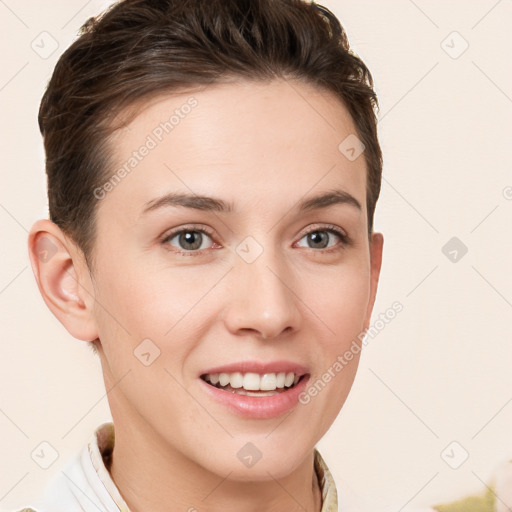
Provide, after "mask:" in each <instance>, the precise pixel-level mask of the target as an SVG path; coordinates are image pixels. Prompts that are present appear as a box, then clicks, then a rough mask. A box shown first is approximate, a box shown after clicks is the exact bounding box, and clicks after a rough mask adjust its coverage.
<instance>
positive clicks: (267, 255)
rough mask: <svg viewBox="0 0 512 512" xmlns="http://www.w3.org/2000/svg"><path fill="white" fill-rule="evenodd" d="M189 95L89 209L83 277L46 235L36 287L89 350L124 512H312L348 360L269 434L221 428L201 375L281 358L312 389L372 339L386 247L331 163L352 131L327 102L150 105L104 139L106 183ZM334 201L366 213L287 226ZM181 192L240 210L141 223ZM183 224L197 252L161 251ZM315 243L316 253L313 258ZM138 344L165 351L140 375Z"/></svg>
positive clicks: (278, 83) (354, 170) (70, 247)
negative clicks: (251, 244) (318, 454)
mask: <svg viewBox="0 0 512 512" xmlns="http://www.w3.org/2000/svg"><path fill="white" fill-rule="evenodd" d="M191 95H193V96H194V98H196V100H197V102H198V105H197V107H195V108H194V109H192V111H191V112H190V114H188V115H187V116H186V117H185V118H184V119H182V120H181V121H180V123H179V125H178V126H176V127H175V129H174V130H173V131H172V132H171V133H170V134H167V135H166V136H165V137H164V138H163V140H162V141H161V142H160V143H159V144H158V146H157V147H156V148H154V149H152V150H151V152H150V153H149V154H148V155H147V156H146V157H145V158H144V159H143V160H142V161H141V162H140V163H138V165H137V167H136V168H135V169H134V170H133V171H132V172H131V173H130V174H129V175H128V176H126V177H125V178H124V179H123V180H122V182H121V183H119V184H118V185H117V186H116V187H115V188H114V189H113V190H112V191H110V192H108V194H106V197H105V198H104V199H101V200H99V201H98V210H97V215H98V216H97V237H96V239H95V246H94V268H93V270H92V272H91V273H90V272H89V269H88V268H87V266H86V264H85V262H84V258H83V256H82V254H81V252H80V250H79V249H78V248H77V247H76V246H75V245H74V243H73V242H72V241H71V240H70V239H69V238H68V237H67V236H66V235H65V234H64V233H62V232H61V230H60V229H59V228H58V227H57V226H56V225H55V224H53V223H52V222H50V221H49V220H45V219H43V220H39V221H37V222H36V223H35V224H34V226H33V227H32V230H31V232H30V235H29V247H30V253H31V262H32V266H33V270H34V273H35V276H36V280H37V283H38V286H39V289H40V291H41V293H42V296H43V298H44V300H45V302H46V304H47V305H48V307H49V308H50V309H51V311H52V312H53V313H54V314H55V316H56V317H57V318H58V319H59V320H60V321H61V322H62V324H63V325H64V326H65V327H66V329H67V330H68V331H69V332H70V333H71V335H72V336H74V337H75V338H77V339H80V340H84V341H90V340H94V339H96V338H99V340H100V344H99V346H98V348H99V356H100V358H101V364H102V370H103V375H104V381H105V386H106V389H107V390H110V391H109V393H108V395H107V396H108V400H109V404H110V408H111V412H112V417H113V420H114V424H115V428H116V444H115V450H114V454H113V464H112V467H111V475H112V478H113V480H114V482H115V483H116V485H117V486H118V488H119V489H120V492H121V494H122V496H123V497H124V499H125V500H126V502H127V504H128V505H129V507H130V509H131V510H132V511H133V512H142V511H144V510H152V511H154V512H163V511H166V512H168V511H169V510H189V509H191V507H195V508H196V509H197V510H200V511H201V512H213V511H227V512H231V511H239V510H244V511H245V512H256V511H260V510H267V511H280V512H283V511H286V512H291V511H298V510H304V509H305V510H308V511H316V512H318V511H320V508H321V497H320V493H319V488H318V483H317V480H316V477H315V474H314V471H313V449H314V446H315V445H316V443H317V442H318V441H319V440H320V439H321V437H322V436H323V435H324V433H325V432H326V431H327V430H328V428H329V427H330V425H331V424H332V422H333V421H334V419H335V418H336V416H337V415H338V413H339V411H340V409H341V407H342V406H343V404H344V402H345V400H346V398H347V395H348V393H349V391H350V388H351V386H352V383H353V380H354V377H355V374H356V369H357V365H358V361H359V355H355V356H354V359H353V360H352V361H351V362H350V364H348V365H347V366H345V367H344V368H343V370H342V371H340V372H339V373H338V374H336V376H335V377H334V378H333V379H332V380H331V382H330V383H328V384H327V385H326V386H325V388H324V389H323V390H322V391H321V392H320V393H318V395H317V396H315V397H314V398H312V399H311V401H310V402H309V403H308V404H307V405H302V404H297V405H296V406H295V407H294V408H293V409H292V411H291V413H286V414H285V415H282V416H280V417H277V418H270V419H248V418H244V417H241V416H239V415H237V414H235V413H233V412H231V411H230V410H228V409H227V408H226V407H224V406H223V405H221V404H219V403H217V402H215V401H213V400H212V399H211V398H209V397H208V396H207V395H206V393H205V392H204V391H203V390H202V383H201V382H200V380H199V378H198V376H199V375H200V374H201V373H202V371H204V370H206V369H208V368H210V367H213V366H217V365H221V364H225V363H232V362H236V361H241V360H248V359H251V360H260V361H273V360H278V359H287V360H291V361H294V362H298V363H301V364H303V365H305V366H307V367H308V370H309V372H310V373H311V379H312V380H311V382H314V381H315V380H316V379H317V378H319V377H320V376H321V375H322V374H323V373H324V372H326V371H327V369H328V368H329V367H331V366H332V365H333V363H334V362H335V361H336V358H337V356H338V355H341V354H343V353H344V352H345V351H346V350H347V349H348V348H349V347H350V345H351V343H352V341H353V340H354V339H357V336H358V334H360V333H361V332H362V331H364V330H365V329H366V328H367V327H368V326H369V323H370V317H371V312H372V309H373V304H374V300H375V295H376V292H377V283H378V278H379V273H380V267H381V258H382V246H383V237H382V234H380V233H373V234H372V236H371V239H369V237H368V231H367V212H366V207H365V205H366V164H365V160H364V157H363V156H361V157H359V158H357V159H355V160H354V161H350V160H349V159H347V158H346V157H345V156H344V155H343V154H342V153H341V152H340V151H339V149H338V145H339V144H340V142H341V141H343V140H344V139H345V138H346V137H347V136H348V135H350V134H354V133H356V130H355V127H354V123H353V121H352V119H351V117H350V115H349V114H348V112H347V110H346V108H345V107H344V106H343V105H342V104H341V103H340V101H339V100H338V99H336V98H335V97H334V96H333V95H331V93H328V92H326V91H323V90H319V89H316V88H314V87H312V86H311V85H308V84H305V83H301V82H287V81H284V80H275V81H272V82H266V83H252V82H246V81H240V82H233V83H228V84H222V85H218V84H217V85H215V86H210V87H208V88H205V89H203V90H200V91H198V92H193V94H191V93H188V94H185V93H184V94H175V95H172V96H171V95H169V96H164V97H158V98H155V99H153V101H152V102H151V103H150V104H149V105H146V106H145V108H143V109H142V111H141V113H140V114H138V115H137V117H135V119H133V120H132V121H131V122H130V124H129V125H128V126H127V127H126V128H125V129H121V130H119V131H117V132H116V133H115V134H114V137H113V139H112V148H113V155H114V162H115V165H114V166H113V168H112V172H114V171H115V170H116V169H117V168H118V167H119V166H121V165H122V164H123V163H124V162H126V160H127V159H128V158H129V156H130V154H131V153H132V152H133V151H134V150H135V149H137V148H139V147H140V146H141V145H142V144H143V143H144V140H145V139H146V137H147V135H148V134H151V133H152V131H153V129H154V128H155V126H157V125H158V124H159V123H160V122H162V121H164V120H166V119H168V118H169V115H170V113H172V111H173V110H174V109H175V108H178V107H180V106H181V105H183V104H184V103H185V102H186V101H187V99H189V98H190V96H191ZM334 188H336V189H342V190H344V191H346V192H348V193H349V194H351V195H352V196H353V197H354V198H356V199H357V200H358V201H359V203H360V204H361V205H362V209H361V210H358V209H357V208H355V207H354V206H352V205H349V204H336V205H332V206H329V207H328V208H322V209H318V210H314V211H309V212H306V213H298V212H297V211H296V210H295V208H296V205H297V203H298V202H299V201H300V200H301V199H302V198H303V196H306V197H310V196H311V195H315V194H316V193H320V192H325V191H329V190H331V189H334ZM191 191H192V192H193V193H194V194H198V195H205V196H213V197H216V198H220V199H223V200H225V201H230V202H233V204H234V207H235V211H233V212H230V213H226V212H224V213H221V212H208V211H200V210H193V209H190V208H184V207H164V208H161V209H157V210H154V211H152V212H150V213H148V214H146V215H144V214H142V211H143V209H144V207H145V205H146V204H147V203H148V202H150V201H152V200H154V199H155V198H157V197H159V196H161V195H163V194H165V193H167V192H183V193H190V192H191ZM190 224H193V225H194V226H193V228H194V229H197V228H202V227H204V228H210V229H211V231H212V233H213V236H211V237H210V236H209V235H203V238H202V242H201V246H200V249H199V250H198V249H192V250H191V249H190V243H189V245H186V242H185V245H184V242H183V241H182V242H181V245H180V242H179V235H178V236H174V238H172V239H171V240H167V241H163V238H165V236H166V235H167V234H169V233H170V232H171V230H172V229H173V228H180V227H183V226H186V227H189V225H190ZM328 226H335V227H337V228H339V229H340V230H342V231H344V232H345V233H346V234H348V236H349V237H350V240H351V241H350V243H349V244H344V243H343V242H342V240H341V239H340V238H339V237H338V236H337V235H335V234H329V232H326V231H325V229H326V228H327V227H328ZM313 228H315V230H316V231H320V232H321V233H323V236H324V237H325V239H326V240H327V241H325V245H328V247H327V248H323V246H321V245H320V246H318V245H316V246H315V245H312V242H311V241H310V240H309V239H308V237H307V236H306V234H307V231H308V230H310V229H311V230H313ZM189 229H191V228H189ZM192 230H193V229H192ZM247 236H252V237H253V238H254V239H255V240H257V242H258V243H259V244H260V246H261V247H262V248H263V252H262V253H261V255H260V256H259V257H258V258H257V259H256V260H255V261H254V262H253V263H251V264H248V263H247V262H246V261H245V260H244V259H243V258H241V257H240V256H239V255H238V253H237V252H236V250H235V249H236V247H237V245H238V244H240V242H242V240H244V239H245V238H246V237H247ZM317 236H318V235H317ZM197 237H199V238H200V237H201V235H200V234H196V238H197ZM327 237H329V238H327ZM45 239H46V240H45ZM49 240H50V241H51V242H52V243H53V244H54V245H55V246H56V247H57V249H58V250H57V252H56V254H55V255H53V256H52V257H51V258H50V259H49V260H48V261H47V262H44V263H43V262H42V261H41V260H40V259H39V258H38V257H37V255H38V252H39V251H40V250H41V247H44V246H45V244H48V241H49ZM317 244H318V238H317ZM319 247H320V248H319ZM194 250H195V254H194V255H193V256H191V255H190V254H180V253H179V251H182V252H186V251H188V252H189V253H190V252H193V251H194ZM166 333H167V334H166ZM146 338H149V339H151V340H152V342H153V343H154V344H155V345H156V346H158V348H159V349H160V356H159V357H158V358H157V359H155V360H154V362H153V363H152V364H151V365H149V366H145V365H144V364H141V362H140V361H139V360H138V359H137V358H136V357H134V350H135V349H136V347H137V346H138V345H139V344H140V343H141V341H142V340H143V339H146ZM247 442H251V443H253V444H254V445H255V446H256V447H257V448H258V449H259V450H260V452H261V453H262V458H261V459H260V460H259V461H258V462H257V463H256V464H255V465H254V466H252V467H250V468H247V467H246V466H245V465H243V464H242V463H241V462H240V460H239V459H238V458H237V456H236V454H237V452H238V450H240V448H241V447H242V446H244V445H245V444H246V443H247ZM191 510H193V509H191Z"/></svg>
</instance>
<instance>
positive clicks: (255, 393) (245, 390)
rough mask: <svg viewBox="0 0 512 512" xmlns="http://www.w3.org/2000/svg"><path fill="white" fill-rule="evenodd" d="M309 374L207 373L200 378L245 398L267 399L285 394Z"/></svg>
mask: <svg viewBox="0 0 512 512" xmlns="http://www.w3.org/2000/svg"><path fill="white" fill-rule="evenodd" d="M308 375H309V374H307V373H302V374H299V373H295V372H278V373H263V374H259V373H255V372H246V373H242V372H233V373H205V374H202V375H201V376H200V377H201V379H202V380H204V381H205V382H206V383H207V384H209V385H210V386H213V387H215V388H217V389H221V390H223V391H226V392H229V393H234V394H238V395H244V396H252V397H265V396H273V395H278V394H280V393H285V392H287V391H288V390H290V389H293V388H294V387H295V386H297V385H298V384H299V383H300V382H301V381H302V380H304V379H305V378H307V377H308Z"/></svg>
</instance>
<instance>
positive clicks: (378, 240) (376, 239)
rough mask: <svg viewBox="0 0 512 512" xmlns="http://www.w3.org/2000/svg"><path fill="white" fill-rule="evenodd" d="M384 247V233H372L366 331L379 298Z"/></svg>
mask: <svg viewBox="0 0 512 512" xmlns="http://www.w3.org/2000/svg"><path fill="white" fill-rule="evenodd" d="M383 246H384V236H383V235H382V233H372V238H371V241H370V300H369V302H368V309H367V311H366V318H365V322H364V330H366V329H368V327H369V326H370V320H371V316H372V311H373V305H374V304H375V298H376V296H377V287H378V284H379V276H380V269H381V266H382V249H383Z"/></svg>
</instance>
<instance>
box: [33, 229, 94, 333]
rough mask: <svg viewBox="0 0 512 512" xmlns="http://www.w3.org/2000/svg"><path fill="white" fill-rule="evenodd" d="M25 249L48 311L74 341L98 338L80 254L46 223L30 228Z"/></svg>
mask: <svg viewBox="0 0 512 512" xmlns="http://www.w3.org/2000/svg"><path fill="white" fill-rule="evenodd" d="M28 249H29V256H30V263H31V265H32V271H33V272H34V276H35V278H36V282H37V286H38V288H39V291H40V293H41V296H42V297H43V300H44V302H45V303H46V305H47V306H48V308H49V309H50V310H51V311H52V313H53V314H54V315H55V316H56V317H57V319H58V320H59V321H60V322H61V324H62V325H63V326H64V327H65V328H66V329H67V331H68V332H69V333H70V334H71V335H72V336H73V337H74V338H77V339H80V340H83V341H92V340H94V339H96V338H98V332H97V328H96V324H95V319H94V315H93V313H94V308H93V305H94V290H93V287H92V281H91V279H90V278H89V274H88V272H87V268H86V263H85V260H84V258H83V256H82V255H81V251H80V250H79V249H78V248H77V247H76V245H75V244H73V243H72V242H71V240H70V239H69V238H68V237H67V236H66V235H65V234H64V233H63V232H62V230H61V229H60V228H59V227H58V226H57V225H56V224H55V223H53V222H51V221H50V220H47V219H42V220H39V221H37V222H36V223H35V224H34V225H33V226H32V229H31V230H30V233H29V237H28Z"/></svg>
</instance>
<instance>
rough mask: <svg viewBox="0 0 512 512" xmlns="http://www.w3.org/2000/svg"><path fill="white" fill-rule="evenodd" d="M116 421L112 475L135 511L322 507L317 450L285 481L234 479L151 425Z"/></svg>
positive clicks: (287, 511) (288, 511) (316, 511)
mask: <svg viewBox="0 0 512 512" xmlns="http://www.w3.org/2000/svg"><path fill="white" fill-rule="evenodd" d="M128 424H129V425H130V428H126V427H125V425H126V422H118V423H117V424H116V423H115V425H116V426H115V448H114V452H113V455H112V464H111V467H110V474H111V477H112V479H113V481H114V483H115V484H116V486H117V488H118V489H119V492H120V494H121V496H122V497H123V499H124V500H125V502H126V504H127V505H128V507H129V508H130V512H143V511H147V510H151V511H152V512H168V511H169V510H181V511H187V512H220V511H222V512H235V511H236V512H239V511H240V510H243V511H244V512H259V511H261V510H266V511H269V512H299V511H304V510H307V511H313V512H320V510H321V506H322V503H321V501H322V498H321V491H320V487H319V484H318V479H317V476H316V472H315V471H314V452H313V451H312V452H311V453H310V454H309V455H308V457H306V458H305V460H304V461H303V463H302V464H301V465H300V466H299V467H297V468H296V469H295V470H294V471H293V472H292V473H291V474H289V475H287V476H286V477H284V478H281V479H279V480H277V479H275V478H269V480H266V481H257V482H247V481H233V480H230V479H229V474H228V475H227V476H222V475H217V474H214V473H212V472H210V471H208V470H207V469H205V468H203V467H202V466H200V465H198V464H197V463H195V462H194V461H191V460H190V459H188V458H187V457H185V456H184V454H182V453H180V452H179V451H178V450H176V449H175V448H173V447H170V446H169V445H168V443H165V442H164V440H163V439H162V438H161V437H160V436H159V435H158V433H157V432H155V431H154V430H152V429H151V428H150V427H149V426H148V425H147V424H144V423H139V424H137V425H134V424H133V422H131V423H128Z"/></svg>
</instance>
